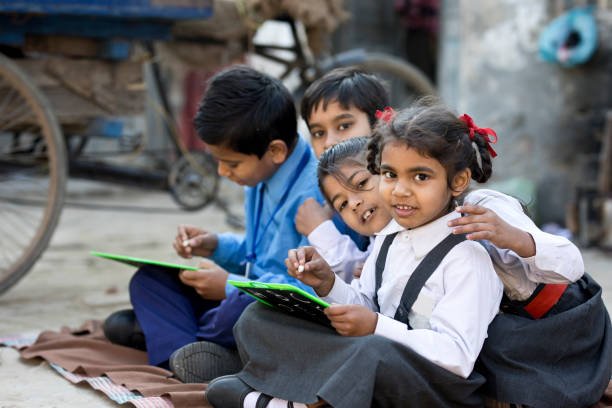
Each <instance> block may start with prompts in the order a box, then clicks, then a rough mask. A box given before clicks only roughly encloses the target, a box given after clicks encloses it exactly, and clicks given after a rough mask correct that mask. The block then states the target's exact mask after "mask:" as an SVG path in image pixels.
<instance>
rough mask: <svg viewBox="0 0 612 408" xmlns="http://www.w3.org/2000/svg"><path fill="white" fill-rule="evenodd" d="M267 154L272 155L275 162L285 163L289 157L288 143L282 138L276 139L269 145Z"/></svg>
mask: <svg viewBox="0 0 612 408" xmlns="http://www.w3.org/2000/svg"><path fill="white" fill-rule="evenodd" d="M266 154H269V155H270V158H271V159H272V162H273V163H274V164H283V163H284V162H285V160H287V157H289V148H288V147H287V144H286V143H285V142H283V141H282V140H280V139H274V140H272V141H271V142H270V144H269V145H268V151H267V152H266Z"/></svg>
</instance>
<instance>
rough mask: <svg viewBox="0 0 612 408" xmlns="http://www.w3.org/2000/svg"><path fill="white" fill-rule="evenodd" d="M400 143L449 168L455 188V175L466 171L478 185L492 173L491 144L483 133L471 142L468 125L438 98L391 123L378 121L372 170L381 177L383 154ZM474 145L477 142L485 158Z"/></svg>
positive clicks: (370, 150)
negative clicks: (391, 144)
mask: <svg viewBox="0 0 612 408" xmlns="http://www.w3.org/2000/svg"><path fill="white" fill-rule="evenodd" d="M391 141H400V142H402V143H404V144H405V146H406V147H409V148H412V149H415V150H416V151H418V152H419V153H420V154H422V155H424V156H427V157H431V158H433V159H436V160H437V161H439V162H440V163H441V164H442V166H444V168H445V169H446V174H447V183H448V186H449V188H451V187H452V184H451V183H452V180H453V179H454V177H455V175H456V174H457V173H458V172H459V171H461V170H463V169H466V168H469V169H470V170H471V171H472V178H473V179H474V180H476V181H477V182H478V183H484V182H486V181H487V180H488V179H489V177H491V173H492V163H491V155H490V153H489V150H488V149H487V141H486V140H485V139H484V137H483V136H482V135H481V134H479V133H474V139H473V140H470V136H469V129H468V127H467V125H466V124H465V122H463V121H462V120H460V119H459V118H458V117H457V115H455V114H454V113H453V112H451V111H450V110H449V109H448V108H446V107H445V106H443V105H441V104H440V103H439V102H438V101H437V100H436V99H435V98H423V99H421V100H419V101H417V102H416V103H415V104H413V105H412V106H411V107H409V108H407V109H404V110H401V111H399V112H397V113H396V114H395V115H394V116H393V117H392V118H391V119H390V120H389V121H384V120H381V121H379V122H378V124H377V126H376V128H375V129H374V132H373V134H372V139H371V141H370V143H369V145H368V170H370V172H371V173H373V174H380V154H381V152H382V150H383V147H384V146H385V144H386V143H388V142H391ZM472 143H475V145H476V148H477V149H478V153H479V155H480V158H481V164H479V163H478V157H477V156H478V155H477V153H476V150H475V149H474V146H473V145H472Z"/></svg>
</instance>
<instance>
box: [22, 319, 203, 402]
mask: <svg viewBox="0 0 612 408" xmlns="http://www.w3.org/2000/svg"><path fill="white" fill-rule="evenodd" d="M20 353H21V357H23V358H26V359H30V358H35V357H40V358H43V359H45V360H46V361H48V362H50V363H54V364H57V365H59V366H60V367H63V368H64V369H66V370H68V371H70V372H72V373H75V374H80V375H85V376H92V377H97V376H101V375H106V376H107V377H108V378H110V379H111V380H112V381H113V382H114V383H115V384H117V385H122V386H124V387H126V388H128V389H129V390H131V391H137V392H139V393H140V394H142V395H144V396H145V397H152V396H159V397H162V396H165V397H169V398H170V399H171V401H172V403H173V404H174V406H175V407H176V408H181V407H189V408H198V407H207V408H209V407H210V405H209V404H208V403H207V402H206V400H205V399H204V391H205V390H206V384H184V383H182V382H180V381H179V380H176V379H174V378H171V376H172V373H171V372H170V371H168V370H164V369H162V368H159V367H155V366H151V365H149V364H148V363H147V355H146V353H145V352H143V351H139V350H135V349H131V348H128V347H123V346H117V345H114V344H112V343H110V342H109V341H108V340H107V339H106V338H105V337H104V334H103V333H102V328H101V324H100V322H97V321H90V322H87V323H85V324H84V325H83V327H81V328H79V329H78V330H76V331H74V330H70V329H68V328H62V329H61V330H60V331H59V332H53V331H44V332H42V333H41V334H40V335H39V336H38V338H37V339H36V342H34V344H32V345H31V346H29V347H26V348H24V349H22V350H21V351H20Z"/></svg>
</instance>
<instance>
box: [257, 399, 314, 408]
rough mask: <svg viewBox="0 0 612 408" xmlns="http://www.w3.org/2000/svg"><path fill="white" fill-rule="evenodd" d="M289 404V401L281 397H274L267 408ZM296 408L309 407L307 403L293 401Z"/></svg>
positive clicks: (279, 407)
mask: <svg viewBox="0 0 612 408" xmlns="http://www.w3.org/2000/svg"><path fill="white" fill-rule="evenodd" d="M288 406H289V401H287V400H284V399H280V398H272V400H271V401H270V402H268V406H267V407H266V408H287V407H288ZM293 407H294V408H307V407H306V404H301V403H299V402H294V403H293Z"/></svg>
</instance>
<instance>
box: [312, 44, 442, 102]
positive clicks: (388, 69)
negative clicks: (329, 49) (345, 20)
mask: <svg viewBox="0 0 612 408" xmlns="http://www.w3.org/2000/svg"><path fill="white" fill-rule="evenodd" d="M347 66H358V67H360V68H362V69H364V70H366V71H369V72H371V73H373V74H376V75H377V76H378V77H380V78H381V79H382V80H383V82H385V84H386V86H387V89H388V90H389V93H390V96H391V106H393V107H394V108H396V109H401V108H404V107H406V106H408V105H410V103H411V102H413V101H414V100H416V99H417V98H418V97H421V96H425V95H435V94H436V89H435V87H434V85H433V84H432V83H431V81H429V79H428V78H427V77H426V76H425V74H423V73H422V72H421V71H420V70H419V69H418V68H417V67H415V66H414V65H412V64H410V63H408V62H406V61H404V60H402V59H400V58H397V57H394V56H391V55H387V54H383V53H371V52H365V51H364V50H361V49H355V50H350V51H346V52H343V53H340V54H337V55H334V56H332V57H330V58H328V59H326V60H324V61H322V62H321V64H320V70H321V75H323V74H325V73H326V72H328V71H330V70H332V69H334V68H339V67H347Z"/></svg>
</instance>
